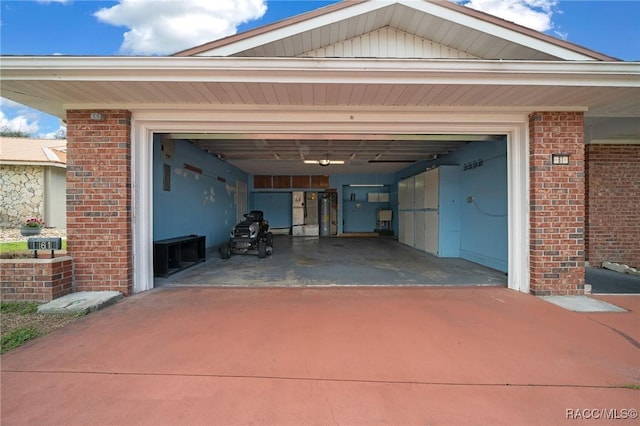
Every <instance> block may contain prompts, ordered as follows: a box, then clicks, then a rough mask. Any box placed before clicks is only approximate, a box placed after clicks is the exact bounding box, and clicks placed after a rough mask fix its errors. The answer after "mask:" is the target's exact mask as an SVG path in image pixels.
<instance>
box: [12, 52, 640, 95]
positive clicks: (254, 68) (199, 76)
mask: <svg viewBox="0 0 640 426" xmlns="http://www.w3.org/2000/svg"><path fill="white" fill-rule="evenodd" d="M0 60H1V61H2V67H1V71H2V72H1V73H0V81H12V80H18V81H29V80H35V81H43V80H44V81H47V80H48V81H104V82H117V81H158V82H234V83H235V82H237V83H248V82H260V83H307V84H314V83H316V84H317V83H323V84H366V83H375V84H454V85H462V84H476V85H477V84H491V85H539V86H558V85H565V86H583V87H584V86H587V87H628V88H637V87H640V62H601V61H579V62H573V61H572V62H564V61H487V60H466V59H465V60H429V61H425V60H405V59H401V60H396V59H389V60H380V59H324V58H323V59H315V58H314V59H311V58H293V59H292V58H210V57H160V58H157V57H145V58H141V57H117V58H113V57H101V58H97V57H91V58H87V57H9V56H8V57H1V58H0Z"/></svg>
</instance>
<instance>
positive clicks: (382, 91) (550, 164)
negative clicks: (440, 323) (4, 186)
mask: <svg viewBox="0 0 640 426" xmlns="http://www.w3.org/2000/svg"><path fill="white" fill-rule="evenodd" d="M2 67H3V72H2V83H3V84H2V87H1V90H2V95H3V96H5V97H7V98H9V99H12V100H15V101H16V102H19V103H22V104H24V105H29V106H31V107H34V108H37V109H40V110H42V111H45V112H47V113H49V114H53V115H57V116H59V117H61V118H63V119H65V120H66V122H67V132H68V137H67V139H68V145H67V148H68V162H67V164H68V168H67V188H68V191H67V216H68V225H67V226H68V235H69V253H70V255H71V256H73V258H74V285H75V287H74V288H75V289H76V290H77V291H82V290H96V289H109V290H117V291H121V292H123V293H124V294H127V295H128V294H132V293H136V292H141V291H145V290H150V289H152V288H153V287H154V281H155V278H154V256H153V251H154V242H157V241H162V240H166V239H171V238H175V237H179V236H184V235H191V234H196V235H201V236H202V237H204V239H205V243H204V244H205V249H215V247H216V245H218V244H221V243H223V242H224V240H225V239H226V238H227V235H228V233H229V231H230V229H231V227H232V226H233V225H234V224H235V223H237V221H238V218H239V216H240V215H241V214H242V213H243V212H244V211H247V210H250V209H253V208H255V207H259V208H260V209H262V210H264V211H265V213H266V214H267V219H268V220H271V221H272V224H273V225H274V228H277V229H278V230H282V231H283V232H287V231H286V230H287V229H288V228H289V229H291V228H294V227H296V226H297V227H299V228H297V231H296V232H299V233H302V234H304V233H305V232H307V230H306V228H305V226H307V223H305V222H304V221H303V222H302V223H301V224H300V223H297V222H296V223H295V224H294V213H293V209H294V208H296V207H294V204H295V203H294V202H293V201H294V192H300V193H303V194H304V195H303V197H304V199H305V200H307V196H308V197H309V200H311V201H313V202H316V201H317V202H319V203H320V202H321V200H326V199H327V198H328V199H329V200H330V201H328V204H329V206H330V208H329V210H330V213H329V216H330V218H331V217H333V219H330V220H329V224H328V227H326V228H327V229H326V232H327V233H328V234H330V236H326V237H325V236H318V237H315V236H313V237H311V236H305V235H301V236H296V237H294V236H292V237H291V241H292V243H291V244H292V246H293V241H297V240H295V239H294V238H309V237H311V238H316V239H317V240H318V241H319V244H325V241H327V242H328V241H333V240H340V239H345V238H348V236H349V235H354V234H363V233H368V232H372V231H371V230H372V226H373V227H374V228H373V230H374V231H375V230H376V229H377V230H378V231H386V232H387V233H391V232H392V233H393V237H392V236H390V235H384V238H387V240H385V241H388V242H389V243H393V244H396V246H390V247H393V249H395V248H396V247H401V248H402V249H404V248H406V249H410V250H412V253H413V252H415V253H420V254H422V255H423V256H425V259H426V258H427V257H426V256H430V257H433V258H435V259H445V260H446V259H460V260H464V261H465V262H471V263H472V264H473V265H481V266H483V267H487V268H489V269H491V270H494V271H498V272H500V273H501V274H503V275H504V274H505V273H506V277H507V278H506V279H507V286H508V287H509V288H510V289H513V290H517V291H521V292H526V293H532V294H535V295H552V294H584V275H585V272H584V271H585V267H584V264H585V260H586V259H587V256H588V254H589V253H588V252H587V248H588V249H589V250H590V251H591V252H592V253H596V252H598V246H601V247H604V246H606V244H608V242H607V239H608V238H609V235H610V234H611V232H610V230H609V229H608V228H606V227H604V226H601V227H600V228H598V232H597V233H595V232H590V231H593V230H596V228H595V227H592V226H591V225H592V224H594V223H597V222H598V223H599V222H603V223H604V224H605V225H606V222H607V219H608V218H607V216H606V214H605V215H602V214H601V213H599V212H598V211H596V210H593V209H592V210H590V211H588V208H589V206H588V205H587V203H588V202H589V203H592V202H593V199H594V198H597V197H598V193H600V192H602V191H596V192H597V193H595V192H594V193H593V194H592V193H589V192H588V191H591V190H592V188H587V186H586V182H585V171H588V170H587V166H586V162H587V161H588V160H589V159H588V158H586V156H585V143H589V144H591V146H590V147H588V149H587V151H588V154H589V155H590V158H591V159H594V158H596V157H597V159H598V161H605V160H606V161H609V158H610V156H611V155H613V156H615V155H616V152H632V149H627V150H624V149H623V148H624V147H621V145H620V144H625V143H628V142H629V141H630V143H631V144H635V143H636V141H637V137H636V136H635V135H637V124H636V123H637V118H638V116H640V104H639V103H638V99H640V96H639V91H640V87H638V84H637V78H638V74H639V71H638V66H637V64H636V63H631V62H628V63H627V62H622V61H619V60H617V59H615V58H612V57H609V56H607V55H604V54H601V53H598V52H595V51H592V50H590V49H587V48H584V47H582V46H577V45H574V44H572V43H569V42H566V41H563V40H559V39H556V38H553V37H550V36H548V35H545V34H541V33H538V32H535V31H532V30H529V29H526V28H523V27H520V26H518V25H516V24H513V23H511V22H507V21H504V20H501V19H498V18H495V17H492V16H489V15H486V14H482V13H479V12H476V11H473V10H471V9H469V8H465V7H462V6H460V5H457V4H455V3H449V2H438V1H429V0H425V1H405V0H397V1H388V2H387V1H384V2H378V1H354V2H340V3H336V4H334V5H331V6H328V7H325V8H321V9H318V10H316V11H313V12H309V13H306V14H303V15H300V16H296V17H293V18H290V19H287V20H285V21H282V22H277V23H274V24H271V25H268V26H265V27H261V28H256V29H254V30H251V31H247V32H245V33H241V34H236V35H233V36H230V37H227V38H224V39H221V40H216V41H213V42H210V43H206V44H204V45H201V46H196V47H194V48H192V49H188V50H185V51H182V52H178V53H176V54H174V55H172V56H167V57H56V56H52V57H25V58H23V57H6V58H3V65H2ZM629 146H630V147H632V148H633V146H634V145H629ZM618 157H619V156H618ZM305 161H307V162H311V164H309V163H305ZM602 164H603V165H602V169H601V170H602V171H603V173H604V174H605V175H606V176H608V175H610V174H611V167H610V166H609V165H608V164H609V163H606V162H603V163H602ZM598 167H600V166H598ZM597 170H600V169H597ZM597 170H596V169H591V171H593V172H594V173H593V174H594V176H595V174H596V173H595V171H597ZM597 174H600V171H597ZM436 175H437V179H435V178H434V176H436ZM606 176H605V177H606ZM616 179H617V178H616ZM307 182H308V183H307ZM433 182H436V183H433ZM601 182H608V181H607V180H606V179H604V180H601ZM607 186H610V185H609V184H608V183H607ZM436 188H437V191H436ZM435 193H437V194H438V198H437V202H435V203H434V202H433V200H434V198H433V197H431V196H429V195H428V194H435ZM587 195H589V199H588V200H587V198H588V197H587ZM301 197H302V196H301ZM314 197H315V200H314ZM289 198H291V203H290V202H289ZM305 203H306V201H305ZM290 204H291V209H290ZM602 205H605V206H606V205H607V202H603V203H602ZM298 208H299V207H298ZM378 211H382V212H385V213H384V214H383V215H382V216H381V217H378ZM626 211H627V210H625V212H626ZM630 211H633V209H631V210H630ZM332 212H334V213H332ZM388 212H390V214H389V213H388ZM307 213H309V212H307ZM332 214H333V216H332ZM589 215H590V216H589ZM594 215H595V216H594ZM625 215H628V214H627V213H625ZM307 217H308V216H307ZM389 217H390V219H391V220H384V218H389ZM625 217H626V216H625ZM436 218H437V220H436ZM603 219H604V220H603ZM312 220H313V219H312ZM334 222H335V223H334ZM308 225H309V231H308V232H316V231H314V230H312V229H311V228H314V227H315V223H313V224H311V223H310V224H308ZM436 231H437V232H436ZM317 232H320V231H317ZM376 232H377V231H376ZM615 232H617V231H615ZM436 234H437V235H436ZM619 234H628V233H627V232H619ZM633 235H635V234H632V237H631V238H627V239H626V240H624V241H623V240H622V239H620V241H623V242H624V245H625V247H629V249H628V250H627V251H626V252H627V253H630V254H629V255H628V258H633V253H636V252H635V251H634V250H635V249H634V248H633V247H634V246H633V244H634V241H637V239H634V238H633ZM416 236H417V238H416ZM283 237H286V236H284V235H283ZM394 237H395V238H397V240H398V241H395V240H394V239H393V238H394ZM585 237H588V238H591V241H590V242H589V245H588V246H587V244H586V243H585ZM616 238H618V236H616ZM380 240H381V241H382V238H380ZM195 244H196V246H195V247H196V251H195V252H196V256H195V257H196V258H197V257H198V254H199V247H200V246H199V245H198V244H200V243H199V242H198V243H195ZM332 244H338V243H335V242H334V243H332ZM612 247H613V248H612V249H611V250H616V247H618V243H617V241H616V242H615V244H614V245H613V246H612ZM338 248H339V247H338ZM605 248H606V247H605ZM323 249H324V248H320V247H319V248H318V252H320V251H321V250H323ZM190 250H193V247H192V248H191V249H190ZM607 250H609V249H607ZM605 252H606V253H608V251H606V250H604V251H603V250H601V251H600V253H605ZM237 259H240V258H237ZM196 260H197V259H196ZM230 260H231V261H235V260H236V258H232V259H230ZM250 260H251V261H257V260H258V259H254V258H251V259H249V258H247V259H242V261H250ZM260 260H265V259H260ZM194 269H195V268H194ZM319 269H321V268H319ZM185 272H186V271H185Z"/></svg>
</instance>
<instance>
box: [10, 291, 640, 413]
mask: <svg viewBox="0 0 640 426" xmlns="http://www.w3.org/2000/svg"><path fill="white" fill-rule="evenodd" d="M599 298H602V300H606V301H608V302H610V303H614V304H616V305H618V306H621V307H623V308H625V309H628V310H630V312H624V313H597V314H581V313H575V312H571V311H567V310H564V309H562V308H560V307H557V306H555V305H552V304H550V303H547V302H544V301H543V300H541V299H538V298H536V297H533V296H530V295H526V294H521V293H517V292H514V291H510V290H508V289H504V288H495V287H483V288H468V287H467V288H448V289H445V288H331V289H299V288H298V289H287V288H277V289H269V288H265V289H216V288H186V289H177V288H164V289H158V290H154V291H150V292H146V293H142V294H139V295H136V296H132V297H129V298H126V299H124V300H122V301H120V302H118V303H117V304H116V305H114V306H111V307H109V308H106V309H104V310H102V311H98V312H95V313H92V314H90V315H88V316H87V317H85V318H82V319H80V320H79V321H76V322H75V323H73V324H71V325H70V326H68V327H66V328H64V329H61V330H58V331H56V332H53V333H52V334H50V335H47V336H45V337H43V338H40V339H38V340H36V341H34V342H31V343H28V344H26V345H25V346H23V347H21V348H18V349H16V350H14V351H11V352H9V353H7V354H5V355H3V356H2V417H1V421H2V424H3V425H24V424H34V425H35V424H65V425H88V424H98V425H124V424H126V425H177V424H180V425H184V424H190V425H193V424H198V425H205V424H206V425H210V424H221V425H222V424H224V425H236V424H269V425H282V424H292V425H293V424H295V425H300V424H307V425H320V424H323V425H324V424H341V425H357V424H359V425H372V424H403V425H414V424H415V425H418V424H420V425H424V424H446V425H450V424H479V425H484V424H492V425H496V424H504V425H515V424H517V425H526V424H560V423H563V422H565V421H566V420H567V417H570V418H572V417H571V416H573V417H575V416H576V414H575V413H576V412H577V411H576V410H582V411H579V414H578V415H580V414H585V413H590V414H591V415H593V413H594V411H593V410H596V409H597V410H602V409H605V410H610V411H607V412H606V413H605V415H618V416H622V415H629V414H631V415H632V414H633V413H634V412H633V411H623V410H632V409H633V410H637V409H639V408H640V406H639V405H640V403H639V402H640V391H639V390H632V389H628V388H625V387H624V386H625V385H632V384H635V385H638V383H640V377H639V371H640V357H639V354H640V352H639V351H640V345H639V343H638V342H639V341H640V329H639V327H638V324H640V321H639V320H640V316H639V315H638V312H639V311H640V297H637V296H602V297H599ZM586 410H591V411H586ZM611 410H617V411H611ZM636 413H637V412H636ZM627 421H628V422H629V423H628V424H633V423H632V420H627ZM606 423H607V422H606V421H605V422H602V424H606ZM620 424H627V422H625V421H621V422H620Z"/></svg>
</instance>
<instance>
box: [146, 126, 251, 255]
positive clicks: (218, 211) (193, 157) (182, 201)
mask: <svg viewBox="0 0 640 426" xmlns="http://www.w3.org/2000/svg"><path fill="white" fill-rule="evenodd" d="M160 146H161V142H160V140H159V138H158V136H156V137H155V138H154V145H153V182H154V185H153V239H154V240H162V239H166V238H173V237H179V236H183V235H189V234H197V235H204V236H206V237H207V247H212V246H216V245H219V244H222V243H223V242H225V241H227V240H228V238H229V232H230V230H231V229H232V228H233V226H234V225H235V223H236V206H237V192H236V188H237V181H238V180H240V181H243V182H248V176H247V174H246V173H244V172H243V171H241V170H239V169H237V168H235V167H233V166H231V165H230V164H228V163H225V162H223V161H220V160H218V159H217V158H215V157H213V156H211V155H207V154H205V153H204V152H203V151H202V150H200V149H199V148H196V147H194V146H193V145H192V144H190V143H188V142H186V141H179V140H176V141H174V151H173V153H172V154H171V156H170V158H165V156H164V155H163V152H162V151H161V148H160ZM185 163H186V164H189V165H191V166H194V167H197V168H199V169H201V170H202V171H203V173H202V174H200V173H196V172H193V171H190V170H187V169H185V167H184V164H185ZM165 164H167V165H169V167H170V176H171V177H170V179H171V190H170V191H165V190H164V189H163V168H164V165H165ZM222 180H224V181H225V182H222Z"/></svg>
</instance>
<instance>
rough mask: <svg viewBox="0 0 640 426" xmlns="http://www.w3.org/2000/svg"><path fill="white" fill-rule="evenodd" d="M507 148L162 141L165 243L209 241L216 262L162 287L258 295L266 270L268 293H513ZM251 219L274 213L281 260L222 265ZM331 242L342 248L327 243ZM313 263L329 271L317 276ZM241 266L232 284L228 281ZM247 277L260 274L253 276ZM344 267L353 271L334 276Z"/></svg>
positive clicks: (452, 143)
mask: <svg viewBox="0 0 640 426" xmlns="http://www.w3.org/2000/svg"><path fill="white" fill-rule="evenodd" d="M505 139H506V137H505V136H502V135H486V134H466V135H465V134H424V135H417V134H397V135H391V134H389V135H384V134H297V135H295V138H294V137H292V136H290V135H287V134H278V135H274V134H251V135H248V134H238V135H229V134H226V135H222V134H203V133H199V134H187V133H168V134H162V135H156V136H155V138H154V140H155V142H154V156H153V157H154V164H153V169H154V183H153V186H154V194H153V199H154V206H153V211H154V215H153V217H154V220H153V222H154V235H153V239H154V241H158V240H164V239H167V238H172V237H175V236H179V235H191V234H198V235H204V236H206V240H207V247H209V250H208V252H209V253H208V254H207V257H208V258H209V261H208V262H207V265H206V266H198V268H197V272H196V271H190V273H189V274H188V275H185V273H180V274H178V275H176V276H173V277H172V278H171V279H163V278H157V277H156V279H155V285H163V284H166V283H185V284H187V283H189V284H198V285H206V284H207V283H208V284H209V285H226V284H229V283H244V285H249V283H254V281H255V279H252V277H253V275H255V273H256V272H255V271H256V269H257V270H260V271H263V272H264V275H263V276H262V278H261V280H262V281H265V282H264V283H260V281H261V280H258V282H256V283H254V284H267V285H284V284H285V283H288V284H287V285H381V284H383V283H386V284H388V285H415V284H420V285H456V284H457V285H461V284H462V285H464V284H476V285H479V284H485V285H487V284H494V285H495V284H501V285H506V272H507V269H508V259H507V244H508V238H507V226H508V225H507V213H506V211H507V165H506V163H507V161H506V158H507V147H506V140H505ZM322 163H324V165H323V164H322ZM434 174H437V175H439V176H440V179H439V181H440V183H438V178H437V177H436V180H435V181H434V180H433V178H432V177H433V176H434ZM423 176H425V177H426V179H422V177H423ZM247 181H248V182H247ZM408 183H410V185H411V191H410V197H409V198H410V199H409V198H407V194H409V192H408V191H407V189H408V186H407V185H408ZM399 188H400V191H399ZM414 192H415V193H416V195H417V198H418V199H417V200H416V201H415V202H414V200H413V193H414ZM420 194H422V196H420ZM438 195H440V205H438V201H437V200H438ZM463 195H464V196H463ZM434 200H435V203H436V204H433V202H434ZM465 200H466V201H465ZM483 205H484V208H483V207H482V206H483ZM486 209H488V210H489V211H487V210H486ZM250 210H260V211H263V212H264V214H265V218H266V219H268V221H269V223H270V226H271V231H272V232H273V233H274V234H276V235H277V238H276V242H277V246H276V248H275V250H274V255H273V256H271V257H270V258H269V259H265V260H262V259H261V260H260V262H262V263H260V264H259V266H258V264H256V263H255V262H256V261H258V259H257V258H256V257H255V256H253V257H252V258H251V259H248V260H240V259H238V258H237V257H236V256H234V257H232V258H231V259H230V260H228V261H225V262H222V263H221V262H218V261H217V257H218V255H217V253H216V248H217V247H219V246H221V245H223V244H225V243H226V241H227V240H228V239H229V233H230V230H231V229H232V227H233V225H235V223H237V222H239V221H241V220H242V215H243V214H244V213H246V212H247V211H250ZM491 211H493V212H491ZM414 216H415V218H416V219H415V220H414ZM409 217H410V220H407V218H409ZM425 217H430V218H436V222H435V223H433V221H431V222H429V221H425V220H424V218H425ZM438 217H441V218H442V219H441V222H442V223H441V224H438V219H437V218H438ZM409 228H411V229H409ZM378 235H380V236H382V237H385V238H379V237H378ZM427 235H428V236H429V237H430V238H431V241H429V242H427V241H426V240H425V238H424V237H425V236H427ZM414 236H415V237H414ZM326 237H342V238H340V241H318V239H324V238H326ZM345 237H346V238H345ZM349 237H351V238H349ZM353 237H360V238H358V239H357V240H354V238H353ZM362 237H368V238H362ZM409 237H410V238H409ZM421 237H422V238H421ZM301 240H302V241H301ZM308 240H311V241H308ZM301 247H304V249H303V248H301ZM407 249H409V250H408V251H407ZM302 252H304V253H302ZM322 253H324V255H322ZM338 253H340V255H338ZM385 253H386V254H385ZM399 253H402V256H398V254H399ZM212 257H214V258H215V259H211V258H212ZM406 258H411V259H412V261H411V262H405V261H404V260H405V259H406ZM445 259H449V260H445ZM451 259H458V260H462V259H464V260H466V261H468V262H463V261H458V262H454V261H452V260H451ZM247 262H248V263H247ZM227 264H231V265H227ZM310 264H313V265H314V267H315V268H314V272H318V273H312V274H309V273H306V272H304V271H308V269H307V268H306V267H307V266H309V265H310ZM296 265H297V266H300V267H302V270H301V269H299V268H295V266H296ZM426 265H429V267H424V268H421V267H419V266H426ZM481 266H484V268H481ZM228 268H230V272H231V276H228V275H224V274H222V272H223V271H225V270H227V269H228ZM242 268H249V270H248V271H247V274H246V275H242V274H241V273H240V272H239V269H242ZM270 268H271V269H273V273H271V274H270V273H268V272H266V269H270ZM341 268H346V270H344V271H342V272H341V273H339V274H337V275H335V276H333V274H332V273H333V272H336V271H337V270H339V269H341ZM210 269H213V270H214V272H211V271H209V270H210ZM463 270H464V272H463ZM472 270H473V271H475V275H474V274H471V273H470V272H469V271H472ZM285 271H286V272H285ZM198 273H199V275H196V274H198ZM156 275H158V274H157V271H156ZM160 275H162V274H160ZM205 276H206V277H205ZM240 276H243V279H241V280H239V281H238V277H240ZM332 276H333V278H330V277H332ZM181 277H185V278H181ZM267 277H269V278H267ZM293 277H297V278H296V279H294V278H293ZM462 277H464V278H462Z"/></svg>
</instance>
